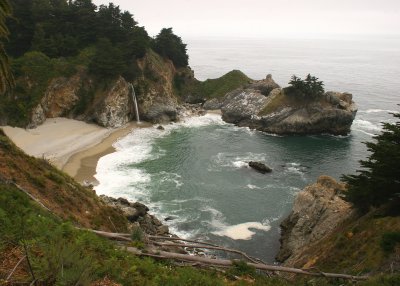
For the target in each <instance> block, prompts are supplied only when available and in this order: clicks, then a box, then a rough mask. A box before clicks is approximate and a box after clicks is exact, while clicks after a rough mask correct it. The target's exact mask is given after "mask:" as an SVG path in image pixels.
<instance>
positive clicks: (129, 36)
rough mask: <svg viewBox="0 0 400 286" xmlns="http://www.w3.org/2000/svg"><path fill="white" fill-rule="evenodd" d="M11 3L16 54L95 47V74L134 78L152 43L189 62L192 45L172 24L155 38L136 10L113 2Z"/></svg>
mask: <svg viewBox="0 0 400 286" xmlns="http://www.w3.org/2000/svg"><path fill="white" fill-rule="evenodd" d="M11 4H12V6H13V9H14V17H13V18H12V19H10V20H8V25H9V27H10V31H11V34H10V40H9V42H8V43H7V45H6V49H7V51H8V52H9V54H10V55H11V56H12V57H14V58H18V57H21V56H23V55H24V54H25V53H27V52H32V51H37V52H41V53H43V54H44V55H46V56H48V57H49V58H60V57H64V58H71V57H77V56H79V55H81V54H82V52H83V51H87V50H88V49H92V50H93V51H94V52H93V53H92V54H91V55H92V57H91V58H90V59H89V60H90V61H91V62H89V63H88V65H89V71H90V72H91V73H92V74H94V75H96V76H99V77H101V78H106V77H114V76H116V75H123V76H125V77H126V78H127V79H128V80H132V79H133V78H134V77H135V76H136V75H137V71H135V70H137V67H136V65H135V64H132V63H135V62H136V59H138V58H142V57H143V56H144V55H145V54H146V51H147V50H148V48H150V46H151V45H152V46H153V48H154V49H155V50H156V52H158V53H159V54H161V55H162V56H163V57H166V58H169V59H171V60H172V61H173V62H174V64H175V65H176V66H178V67H183V66H187V65H188V55H187V53H186V45H185V44H183V43H182V39H181V38H180V37H178V36H176V35H175V34H174V33H173V32H172V29H171V28H168V29H163V30H161V32H160V33H159V34H158V35H157V36H156V37H155V39H151V38H150V37H149V35H148V34H147V32H146V30H145V29H144V27H141V26H139V25H138V22H137V21H136V20H135V19H134V17H133V15H132V14H131V13H129V12H128V11H122V10H121V9H120V8H119V6H117V5H114V4H113V3H109V4H108V5H100V6H99V7H97V6H96V5H94V4H93V3H92V0H12V1H11ZM131 69H132V70H133V71H131Z"/></svg>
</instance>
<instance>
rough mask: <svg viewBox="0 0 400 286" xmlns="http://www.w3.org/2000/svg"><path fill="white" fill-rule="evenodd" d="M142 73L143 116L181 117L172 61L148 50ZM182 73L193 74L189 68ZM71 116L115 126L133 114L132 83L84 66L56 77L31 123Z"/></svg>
mask: <svg viewBox="0 0 400 286" xmlns="http://www.w3.org/2000/svg"><path fill="white" fill-rule="evenodd" d="M138 66H139V71H138V72H139V73H140V74H141V75H139V76H138V77H137V79H136V80H135V81H134V82H133V85H134V87H135V91H136V97H137V101H138V105H139V106H138V107H139V114H140V117H141V119H143V120H145V121H149V122H152V123H165V122H170V121H177V120H178V119H179V104H178V98H177V97H176V95H175V90H174V78H175V75H176V73H177V71H176V69H175V67H174V65H173V63H172V61H170V60H167V59H163V58H161V57H160V56H159V55H158V54H156V53H154V52H153V51H151V50H150V51H149V52H148V53H147V54H146V55H145V56H144V57H143V58H142V59H141V60H139V61H138ZM179 72H180V74H188V76H193V73H192V72H191V70H190V69H189V68H186V69H182V70H180V71H179ZM54 117H69V118H75V119H78V120H84V121H89V122H96V123H97V124H99V125H101V126H104V127H108V128H115V127H119V126H122V125H124V124H125V123H127V122H128V121H130V120H131V119H133V118H134V108H133V100H132V96H131V94H130V88H129V83H128V82H127V81H126V80H125V79H124V78H123V77H119V78H117V79H115V80H114V81H111V82H109V83H107V85H106V86H105V85H104V83H102V82H98V81H96V80H95V79H94V78H92V77H91V76H90V75H89V74H88V72H87V70H86V69H85V68H78V71H77V72H76V73H75V74H74V75H73V76H71V77H57V78H53V79H52V80H51V81H50V83H49V85H48V86H47V88H46V91H45V93H44V95H43V97H42V99H41V101H40V103H39V104H38V105H37V106H36V107H35V108H33V110H32V111H31V115H30V118H31V120H30V121H31V122H30V124H29V127H31V128H34V127H36V126H38V125H40V124H42V123H43V122H44V121H45V119H46V118H54Z"/></svg>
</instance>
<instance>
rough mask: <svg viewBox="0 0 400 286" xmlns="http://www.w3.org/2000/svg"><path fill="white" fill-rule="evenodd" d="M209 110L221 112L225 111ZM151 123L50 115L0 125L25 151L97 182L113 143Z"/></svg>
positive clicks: (77, 177) (74, 176)
mask: <svg viewBox="0 0 400 286" xmlns="http://www.w3.org/2000/svg"><path fill="white" fill-rule="evenodd" d="M208 113H215V114H221V111H220V110H212V111H208ZM151 126H152V124H150V123H147V122H141V123H139V124H138V123H136V122H129V123H128V124H126V125H124V126H122V127H119V128H116V129H107V128H104V127H101V126H98V125H96V124H89V123H86V122H83V121H78V120H74V119H68V118H49V119H47V120H46V121H45V122H44V123H43V124H42V125H40V126H38V127H37V128H35V129H23V128H18V127H10V126H0V128H1V129H3V130H4V132H5V133H6V134H7V136H8V137H9V138H10V139H11V140H12V141H13V142H14V143H15V144H16V145H17V146H18V147H19V148H21V149H22V150H24V152H25V153H27V154H29V155H31V156H34V157H37V158H45V159H47V160H49V161H50V162H51V163H52V164H53V165H54V166H56V167H57V168H59V169H61V170H63V171H64V172H66V173H67V174H68V175H70V176H72V177H73V178H75V179H76V180H77V182H79V183H82V182H84V181H87V182H90V183H92V184H94V185H96V184H97V180H96V179H95V177H94V175H95V174H96V167H97V162H98V160H99V159H100V158H101V157H103V156H105V155H107V154H109V153H112V152H114V150H115V149H114V147H113V144H114V143H115V142H116V141H118V139H119V138H121V137H124V136H126V135H127V134H129V133H130V132H131V131H132V130H133V129H134V128H148V127H151Z"/></svg>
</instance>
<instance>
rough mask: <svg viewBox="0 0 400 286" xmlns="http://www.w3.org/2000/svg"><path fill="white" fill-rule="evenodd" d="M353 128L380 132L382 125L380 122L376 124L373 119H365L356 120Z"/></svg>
mask: <svg viewBox="0 0 400 286" xmlns="http://www.w3.org/2000/svg"><path fill="white" fill-rule="evenodd" d="M352 128H353V129H355V130H357V131H364V132H368V133H371V132H373V133H378V132H380V131H382V126H381V125H380V124H374V123H372V122H371V121H368V120H363V119H356V120H354V122H353V125H352Z"/></svg>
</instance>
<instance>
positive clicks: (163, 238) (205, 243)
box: [147, 235, 219, 247]
mask: <svg viewBox="0 0 400 286" xmlns="http://www.w3.org/2000/svg"><path fill="white" fill-rule="evenodd" d="M147 238H149V239H153V240H180V241H185V242H194V243H198V244H204V245H209V246H215V247H219V245H216V244H212V243H209V242H202V241H198V240H191V239H184V238H180V237H168V236H158V235H148V236H147Z"/></svg>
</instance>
